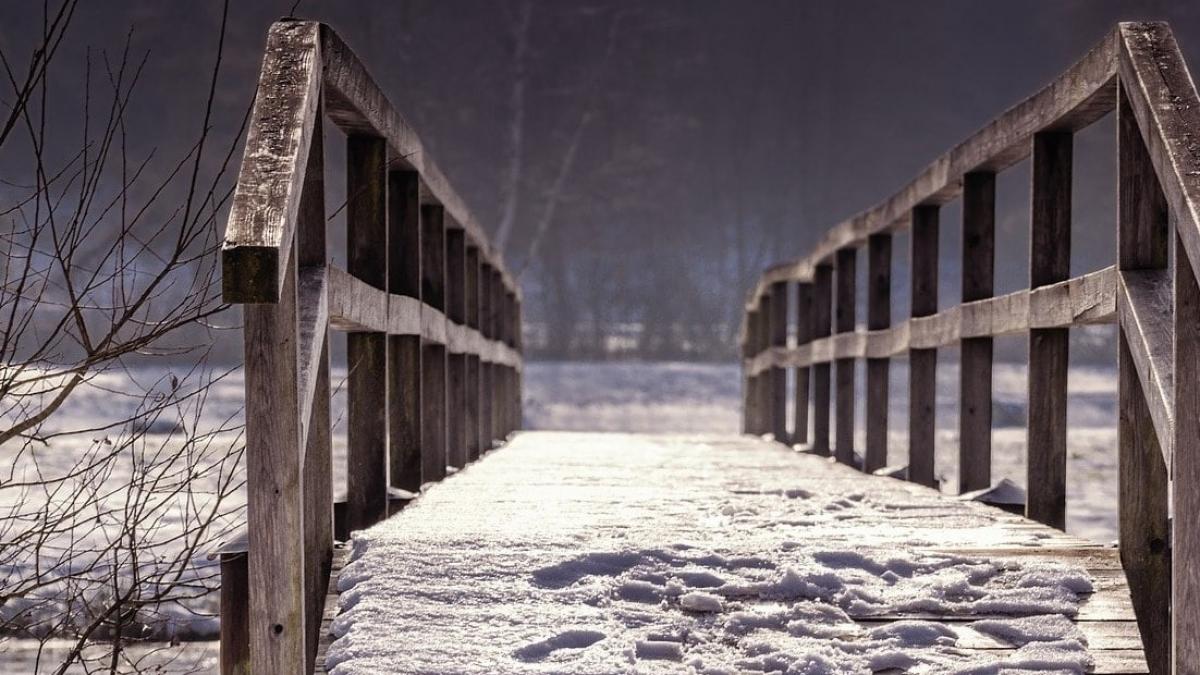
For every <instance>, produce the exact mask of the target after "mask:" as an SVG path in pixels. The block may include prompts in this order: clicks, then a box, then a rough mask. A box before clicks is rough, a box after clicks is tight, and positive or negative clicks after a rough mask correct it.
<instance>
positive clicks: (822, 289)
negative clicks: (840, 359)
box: [812, 265, 833, 456]
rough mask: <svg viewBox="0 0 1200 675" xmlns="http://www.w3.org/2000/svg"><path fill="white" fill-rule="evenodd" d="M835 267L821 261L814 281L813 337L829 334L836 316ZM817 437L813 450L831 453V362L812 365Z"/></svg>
mask: <svg viewBox="0 0 1200 675" xmlns="http://www.w3.org/2000/svg"><path fill="white" fill-rule="evenodd" d="M832 304H833V267H831V266H829V265H818V266H817V270H816V274H815V277H814V283H813V338H814V339H820V338H824V337H828V336H829V334H830V332H831V328H832V324H831V321H832V320H833V307H832ZM812 379H813V441H812V451H813V452H814V453H816V454H818V455H823V456H828V455H829V403H830V402H829V363H828V362H825V363H818V364H816V365H814V366H813V369H812Z"/></svg>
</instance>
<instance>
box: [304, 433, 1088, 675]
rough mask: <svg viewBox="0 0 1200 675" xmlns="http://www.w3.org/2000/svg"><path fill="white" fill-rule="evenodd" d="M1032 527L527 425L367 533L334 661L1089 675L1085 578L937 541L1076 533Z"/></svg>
mask: <svg viewBox="0 0 1200 675" xmlns="http://www.w3.org/2000/svg"><path fill="white" fill-rule="evenodd" d="M1013 521H1014V519H1013V518H1011V517H1007V516H1006V515H1005V514H1003V513H1002V512H1000V511H997V510H995V509H991V508H988V507H983V506H981V505H978V504H975V503H971V502H963V501H961V500H952V499H945V498H939V497H938V496H937V495H936V493H935V492H933V491H931V490H927V489H924V488H920V487H917V486H914V485H912V484H908V483H903V482H900V481H895V480H891V479H887V478H878V477H869V476H863V475H862V474H860V473H857V472H854V471H852V470H850V469H848V468H846V467H842V466H839V465H835V464H832V463H830V462H828V461H826V460H823V459H820V458H816V457H812V456H806V455H801V454H797V453H794V452H788V451H786V450H785V449H784V448H783V447H782V446H780V445H777V444H770V443H763V442H759V441H754V440H750V439H745V438H739V437H737V436H687V437H681V436H648V435H636V436H635V435H620V434H615V435H614V434H578V433H545V432H542V433H525V434H521V435H519V436H517V438H516V440H515V441H514V442H513V443H511V444H510V445H509V446H507V447H505V448H503V449H501V450H498V451H496V452H495V453H493V454H492V455H490V456H489V457H487V458H486V459H485V460H484V461H482V462H480V463H478V464H476V465H473V466H471V467H469V468H467V469H466V470H465V471H462V472H459V473H458V474H457V475H455V476H453V477H451V478H450V479H448V480H446V481H445V482H443V483H442V484H439V485H436V486H434V487H432V488H431V489H430V490H429V491H428V492H427V494H425V495H424V496H422V497H421V499H420V500H419V501H418V502H417V504H416V505H415V506H410V507H409V508H408V509H406V510H405V511H403V512H402V513H401V514H399V515H398V516H396V517H394V518H392V519H391V520H389V521H386V522H384V523H381V524H380V525H377V526H375V527H374V528H371V529H369V530H367V531H364V532H359V533H356V535H355V538H354V540H353V548H352V554H351V562H350V563H349V564H348V565H347V567H346V568H345V570H344V571H343V573H342V576H341V579H340V583H339V588H340V590H341V591H342V595H341V609H342V614H341V615H340V616H339V617H338V619H337V620H336V621H335V625H334V634H335V635H336V636H337V638H338V639H337V640H336V641H335V642H334V643H333V645H332V646H331V648H330V651H329V657H328V659H327V661H326V664H327V666H328V667H330V668H331V669H332V670H331V672H332V673H333V675H359V674H366V673H383V672H387V673H418V672H420V673H431V672H456V673H563V674H571V673H617V672H628V673H681V672H691V673H705V674H711V675H725V674H727V673H730V674H731V673H737V672H787V673H804V674H808V675H834V674H841V673H845V674H851V673H853V674H858V673H870V672H886V671H894V672H901V671H902V672H923V673H977V674H981V675H982V674H990V673H1001V672H1003V673H1020V672H1041V671H1045V670H1052V671H1054V672H1060V673H1081V672H1084V671H1085V670H1086V669H1087V668H1089V667H1090V666H1091V665H1092V664H1093V656H1092V655H1091V654H1090V653H1089V651H1088V649H1087V647H1086V646H1085V641H1086V639H1085V636H1084V635H1083V634H1082V633H1081V632H1080V630H1079V629H1077V628H1076V626H1075V625H1074V624H1073V623H1072V622H1071V621H1070V617H1073V616H1075V615H1076V614H1077V613H1078V612H1079V611H1080V601H1081V596H1086V594H1088V593H1090V592H1091V591H1092V590H1093V583H1092V578H1091V577H1090V575H1089V574H1088V573H1087V572H1086V571H1085V570H1083V569H1080V568H1076V567H1072V566H1067V565H1062V564H1057V563H1047V562H1026V563H1017V562H1014V561H1013V560H1011V559H1004V560H1002V559H1000V558H995V557H989V556H987V555H982V554H972V555H969V556H968V555H962V554H954V553H948V552H939V551H935V550H934V547H935V546H936V547H953V546H956V545H957V546H982V547H1018V546H1030V545H1035V544H1037V543H1039V542H1040V541H1043V540H1045V539H1047V538H1052V537H1058V538H1061V539H1062V540H1064V542H1068V541H1069V540H1068V538H1067V537H1066V536H1065V535H1056V534H1054V533H1053V531H1051V530H1049V528H1041V527H1028V526H1018V527H1015V528H1014V527H1012V523H1013ZM935 542H936V543H935ZM930 615H932V616H934V617H945V618H944V619H943V618H936V619H927V618H925V617H928V616H930ZM906 617H920V618H906ZM973 619H979V620H973ZM981 634H982V635H986V636H993V637H995V638H998V639H1000V640H1001V641H1002V642H1003V643H1006V644H1007V645H1008V646H1009V649H1007V650H990V651H989V650H977V649H972V648H969V646H968V643H970V642H971V641H972V640H974V639H976V638H975V637H973V636H979V635H981Z"/></svg>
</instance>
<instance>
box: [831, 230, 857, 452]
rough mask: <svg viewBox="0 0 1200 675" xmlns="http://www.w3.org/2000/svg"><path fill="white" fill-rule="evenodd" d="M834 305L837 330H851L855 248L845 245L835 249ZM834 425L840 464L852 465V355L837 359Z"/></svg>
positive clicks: (838, 331) (855, 270) (852, 326)
mask: <svg viewBox="0 0 1200 675" xmlns="http://www.w3.org/2000/svg"><path fill="white" fill-rule="evenodd" d="M836 259H837V268H836V272H837V307H836V309H835V324H836V325H835V327H834V330H835V332H837V333H838V334H845V333H853V332H854V324H855V301H856V299H857V298H856V295H857V279H858V270H857V264H856V261H857V260H858V251H857V250H855V249H852V248H844V249H841V250H839V251H838V252H837V257H836ZM836 376H837V425H836V428H835V432H834V454H835V456H836V457H837V461H839V462H841V463H842V464H848V465H850V466H854V464H855V460H854V399H855V396H854V359H852V358H841V359H838V360H837V362H836Z"/></svg>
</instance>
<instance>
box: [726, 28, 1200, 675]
mask: <svg viewBox="0 0 1200 675" xmlns="http://www.w3.org/2000/svg"><path fill="white" fill-rule="evenodd" d="M1114 110H1115V111H1116V117H1117V145H1118V188H1117V191H1118V218H1117V221H1118V222H1117V234H1118V236H1117V239H1118V255H1117V258H1118V260H1117V264H1116V265H1115V266H1114V267H1110V268H1106V269H1102V270H1099V271H1096V272H1091V273H1088V274H1084V275H1080V276H1075V277H1071V276H1070V275H1069V263H1070V257H1069V251H1070V233H1071V228H1070V224H1071V200H1070V194H1071V192H1070V191H1071V170H1072V166H1071V157H1072V140H1073V134H1074V133H1075V132H1077V131H1079V130H1080V129H1083V128H1085V127H1087V126H1089V125H1091V124H1092V123H1094V122H1096V121H1097V120H1099V119H1100V118H1102V117H1104V116H1105V115H1107V114H1108V113H1111V112H1113V111H1114ZM1197 138H1200V97H1198V96H1197V93H1196V89H1195V86H1194V84H1193V83H1192V80H1191V76H1190V75H1189V74H1188V70H1187V67H1186V65H1185V63H1184V61H1183V58H1182V56H1181V55H1180V53H1179V49H1178V47H1177V45H1176V44H1175V39H1174V37H1173V35H1172V33H1171V29H1170V27H1169V26H1168V25H1167V24H1165V23H1122V24H1119V25H1118V26H1117V27H1116V28H1115V29H1114V30H1113V31H1112V32H1111V33H1110V34H1109V35H1108V36H1106V37H1105V39H1104V40H1102V41H1101V42H1100V43H1099V44H1098V45H1097V46H1095V47H1094V48H1092V49H1091V51H1089V52H1088V53H1087V54H1086V55H1085V56H1084V57H1083V58H1082V59H1081V60H1080V61H1079V62H1078V63H1076V64H1075V65H1073V66H1071V67H1070V68H1069V69H1067V70H1066V72H1064V73H1063V74H1062V75H1060V76H1059V77H1058V78H1056V79H1055V80H1054V81H1053V82H1051V83H1050V84H1049V85H1048V86H1046V87H1045V88H1044V89H1042V90H1041V91H1039V92H1038V93H1036V94H1034V95H1033V96H1031V97H1030V98H1028V99H1026V100H1025V101H1023V102H1021V103H1020V104H1018V105H1016V106H1015V107H1013V108H1011V109H1009V110H1008V111H1007V112H1005V113H1003V114H1001V115H1000V116H999V117H997V118H996V119H995V120H993V121H992V122H991V123H989V124H988V125H987V126H985V127H984V128H983V129H981V130H980V131H978V132H977V133H975V134H974V135H972V136H971V137H970V138H968V139H967V140H966V141H964V142H962V143H960V144H959V145H957V146H955V147H954V148H952V149H951V150H950V151H949V152H947V153H946V154H944V155H942V156H941V157H939V158H938V159H937V160H935V161H934V162H933V163H932V164H930V165H929V167H928V168H926V169H925V170H924V171H922V172H921V173H920V174H918V176H917V177H916V178H915V179H914V180H913V181H912V182H911V183H909V184H908V185H907V186H905V187H904V188H903V189H901V190H900V191H899V192H897V193H896V194H894V195H892V196H891V197H890V198H888V199H887V200H885V201H883V202H882V203H881V204H879V205H878V206H875V207H874V208H872V209H869V210H867V211H864V212H862V213H860V214H858V215H856V216H854V217H853V218H850V219H849V220H847V221H845V222H842V223H840V224H838V225H837V226H835V227H834V228H832V229H831V230H829V231H828V232H827V233H826V234H825V236H824V237H823V238H822V239H821V240H820V241H819V242H818V243H817V245H816V246H815V247H814V249H813V250H812V252H811V253H809V255H807V256H805V257H803V258H800V259H797V260H793V261H788V262H784V263H779V264H776V265H773V266H771V267H769V268H767V269H766V270H765V271H764V273H763V274H762V276H761V278H760V279H759V281H758V282H757V284H756V285H755V287H754V288H753V289H752V290H751V292H750V294H749V296H748V299H747V301H746V305H745V310H746V313H745V319H744V321H743V324H742V354H743V368H744V376H745V380H744V385H745V386H744V396H745V399H744V410H743V429H744V431H746V432H747V433H753V434H766V433H771V434H774V436H775V437H776V438H777V439H779V440H786V441H789V442H792V443H806V444H809V446H810V447H809V450H810V451H812V452H816V453H818V454H825V455H828V454H830V453H831V451H832V452H833V454H834V455H835V456H836V457H837V459H838V460H839V461H841V462H844V463H847V464H856V459H855V453H854V447H853V444H854V431H855V419H854V407H855V405H854V402H855V362H856V360H857V359H865V360H866V362H867V377H866V383H865V397H866V419H865V425H866V446H865V447H864V449H863V458H862V468H864V469H865V470H868V471H874V470H878V469H881V468H882V467H884V466H885V465H886V464H887V438H888V434H887V429H888V427H887V412H888V395H889V391H888V389H889V383H888V371H889V359H890V357H892V356H896V355H900V354H905V353H906V354H907V355H908V360H909V429H908V431H909V444H910V448H909V465H908V467H907V478H908V479H909V480H912V481H915V482H919V483H923V484H926V485H931V486H932V485H934V484H935V477H934V476H935V473H934V452H933V445H934V400H935V394H936V379H935V378H936V368H937V358H936V353H937V351H936V350H937V349H938V348H939V347H946V346H950V345H957V346H958V347H959V348H960V366H959V370H960V387H961V390H960V405H959V409H960V410H959V414H960V419H959V442H960V449H959V468H960V470H959V485H958V489H959V490H960V491H963V492H965V491H970V490H977V489H981V488H985V487H987V486H988V485H989V483H990V480H991V427H992V420H991V406H992V392H991V379H992V339H993V337H994V336H998V335H1010V334H1014V333H1026V332H1027V333H1028V334H1029V415H1028V422H1027V424H1028V429H1029V443H1028V452H1027V458H1028V459H1027V474H1028V480H1027V485H1028V498H1027V503H1026V515H1027V516H1028V517H1030V518H1032V519H1035V520H1039V521H1042V522H1044V523H1047V524H1050V525H1053V526H1056V527H1059V528H1062V527H1063V526H1064V524H1065V514H1066V480H1067V476H1066V457H1067V452H1066V448H1067V446H1066V436H1067V426H1066V403H1067V354H1068V335H1069V333H1068V331H1069V329H1070V328H1071V327H1074V326H1079V325H1084V324H1089V323H1116V324H1118V326H1119V330H1118V334H1119V339H1120V348H1119V354H1118V369H1119V399H1120V408H1121V415H1120V421H1119V436H1120V449H1119V453H1120V493H1121V499H1120V503H1119V510H1120V522H1121V533H1120V547H1121V560H1122V563H1123V566H1124V568H1125V571H1126V574H1127V577H1128V579H1129V584H1130V590H1131V593H1132V597H1133V604H1134V609H1135V612H1136V614H1137V618H1138V624H1139V629H1140V631H1141V634H1142V640H1143V643H1144V645H1145V647H1146V654H1147V660H1148V663H1149V665H1150V668H1151V672H1154V673H1193V672H1196V671H1195V668H1196V666H1197V664H1200V573H1198V572H1196V570H1198V569H1200V528H1198V527H1196V523H1197V522H1200V283H1198V281H1197V276H1196V270H1200V144H1198V142H1197V140H1196V139H1197ZM1029 156H1032V174H1033V176H1032V181H1033V190H1032V203H1031V215H1032V217H1031V231H1030V235H1031V237H1030V238H1031V246H1030V288H1029V289H1028V290H1021V291H1017V292H1015V293H1009V294H1007V295H1002V296H995V295H994V293H993V286H994V283H993V282H994V266H995V263H994V236H995V222H994V221H995V176H996V174H997V173H998V172H1001V171H1003V170H1004V169H1007V168H1009V167H1010V166H1012V165H1013V164H1014V163H1016V162H1018V161H1020V160H1021V159H1024V158H1025V157H1029ZM960 196H961V198H962V200H963V201H962V204H963V216H962V217H963V222H962V227H963V240H964V247H963V251H962V255H963V259H962V260H963V264H962V270H963V297H962V302H961V303H959V304H957V305H955V306H952V307H949V308H945V309H942V310H940V311H939V310H938V303H937V274H938V253H937V239H938V237H937V232H938V227H939V223H938V216H939V207H940V206H941V205H942V204H945V203H946V202H948V201H950V200H952V199H954V198H956V197H960ZM905 230H908V231H910V232H911V237H910V240H911V250H910V266H911V277H912V293H911V298H912V308H911V310H912V311H911V316H910V318H909V319H908V320H906V321H903V322H900V323H898V324H895V325H893V324H892V317H891V266H892V255H891V237H892V235H893V234H894V233H896V232H901V231H905ZM1172 238H1174V239H1175V241H1176V242H1177V244H1178V245H1177V247H1176V249H1177V251H1178V253H1177V254H1176V255H1175V256H1174V257H1173V259H1172V257H1171V256H1170V255H1169V248H1170V242H1171V239H1172ZM859 248H866V249H867V258H868V275H867V279H868V288H867V289H866V290H867V293H866V297H867V305H868V307H867V309H868V312H867V315H868V318H867V326H866V327H865V329H862V328H859V327H857V326H856V325H855V316H856V312H855V303H856V302H857V298H856V288H855V284H856V273H855V266H856V259H857V250H858V249H859ZM792 297H794V298H795V306H796V309H795V311H794V312H789V311H788V302H789V298H792ZM835 318H836V321H835ZM789 319H790V320H791V321H792V322H793V325H791V326H789ZM789 328H791V329H792V330H789ZM789 333H792V334H794V338H791V339H789ZM831 366H833V367H834V368H835V369H836V378H835V379H834V381H832V382H831ZM787 368H794V369H795V378H794V380H795V385H794V389H793V396H792V400H793V401H794V405H795V412H794V414H793V418H794V420H795V422H794V424H793V426H792V428H791V429H789V428H788V424H787V417H788V415H787V414H786V406H787V401H788V398H789V387H788V378H787V376H786V370H785V369H787ZM831 387H832V388H833V391H832V393H833V394H835V395H836V400H837V403H838V405H837V416H836V419H835V420H833V422H834V429H833V432H834V436H835V442H833V443H832V444H831V442H830V438H829V436H830V431H831V430H830V399H831ZM810 397H811V401H812V405H811V412H812V418H813V419H812V432H813V433H812V436H811V439H810V436H809V412H810Z"/></svg>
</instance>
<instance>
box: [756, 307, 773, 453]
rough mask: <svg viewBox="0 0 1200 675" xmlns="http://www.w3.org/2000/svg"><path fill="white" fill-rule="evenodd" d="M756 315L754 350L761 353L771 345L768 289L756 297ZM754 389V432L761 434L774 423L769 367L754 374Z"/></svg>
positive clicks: (768, 429) (767, 430) (769, 429)
mask: <svg viewBox="0 0 1200 675" xmlns="http://www.w3.org/2000/svg"><path fill="white" fill-rule="evenodd" d="M757 316H758V330H757V331H755V335H756V336H757V337H758V347H757V348H756V349H755V350H754V351H755V352H756V353H758V354H762V353H765V352H766V351H767V350H768V349H770V347H771V302H770V290H769V289H768V290H767V291H765V292H764V293H763V294H762V296H761V297H759V299H758V314H757ZM754 391H755V395H756V396H757V397H758V402H757V403H755V405H754V409H755V410H757V411H758V424H757V429H755V432H754V433H756V434H759V435H762V434H765V433H767V432H769V431H771V428H772V426H773V424H774V422H773V421H772V420H771V413H773V412H774V409H773V408H772V407H771V371H770V369H767V370H761V371H759V373H758V375H756V376H755V378H754Z"/></svg>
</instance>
